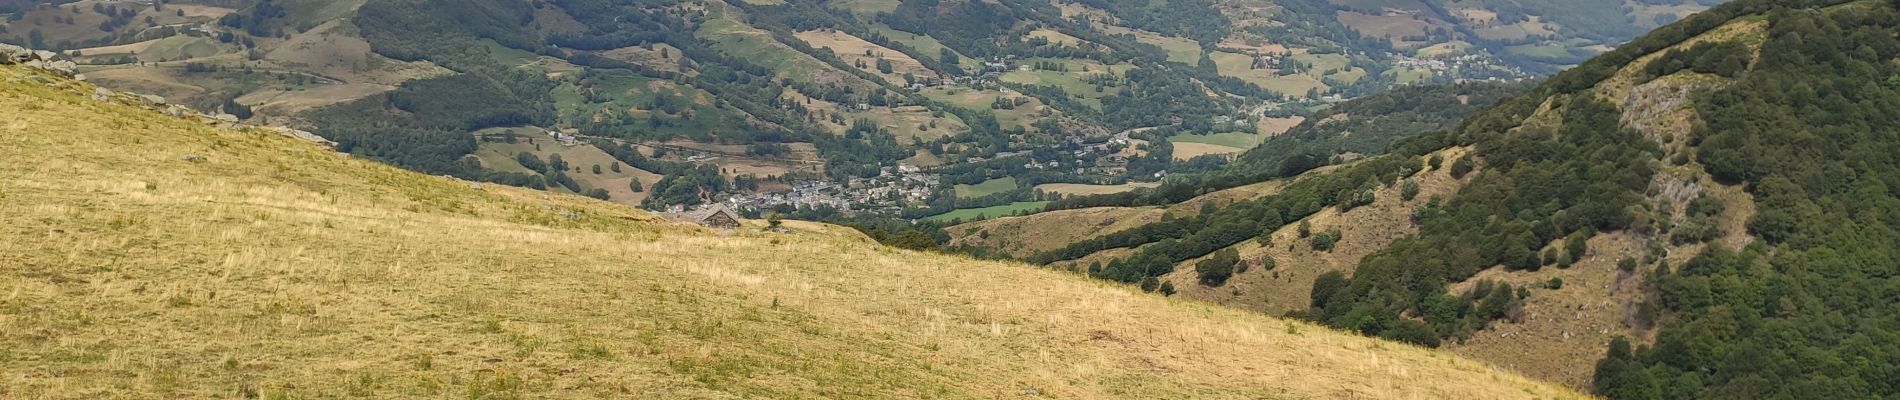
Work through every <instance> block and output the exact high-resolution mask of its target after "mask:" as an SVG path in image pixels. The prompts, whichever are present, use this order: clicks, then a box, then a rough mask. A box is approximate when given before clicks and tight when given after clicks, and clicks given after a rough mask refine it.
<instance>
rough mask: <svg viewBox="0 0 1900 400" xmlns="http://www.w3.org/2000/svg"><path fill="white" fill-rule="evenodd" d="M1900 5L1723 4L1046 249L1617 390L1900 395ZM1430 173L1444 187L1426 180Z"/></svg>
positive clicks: (1252, 305) (1109, 271) (1684, 394)
mask: <svg viewBox="0 0 1900 400" xmlns="http://www.w3.org/2000/svg"><path fill="white" fill-rule="evenodd" d="M1895 7H1896V5H1895V4H1893V3H1892V2H1886V1H1798V2H1788V1H1752V0H1751V1H1740V2H1736V3H1731V4H1726V5H1723V6H1719V7H1716V8H1714V9H1711V10H1710V11H1708V12H1705V13H1701V14H1697V15H1694V16H1691V17H1689V18H1688V19H1686V20H1684V21H1682V22H1679V23H1675V24H1671V25H1668V26H1665V27H1663V28H1661V29H1659V30H1657V31H1656V32H1653V33H1652V34H1650V35H1647V36H1645V37H1642V38H1639V39H1636V40H1634V41H1632V42H1631V43H1629V44H1628V45H1626V46H1624V47H1622V48H1619V49H1617V50H1614V51H1611V52H1609V53H1606V54H1605V55H1603V56H1600V57H1597V58H1594V59H1592V60H1591V61H1589V62H1586V63H1583V64H1582V65H1580V66H1578V67H1577V68H1574V69H1571V70H1569V71H1566V72H1564V73H1561V74H1558V75H1555V76H1553V77H1552V78H1551V79H1549V80H1548V81H1547V82H1545V83H1544V84H1542V85H1540V86H1538V87H1536V88H1534V89H1532V90H1530V91H1529V92H1528V93H1527V94H1525V95H1522V96H1518V97H1515V98H1512V99H1509V100H1506V101H1503V102H1501V103H1499V104H1497V105H1495V106H1491V107H1487V108H1485V109H1483V110H1481V111H1479V112H1477V113H1475V114H1473V115H1471V116H1470V117H1468V118H1465V119H1464V121H1463V122H1462V123H1460V124H1459V125H1458V126H1456V127H1453V128H1451V129H1448V130H1445V131H1440V132H1431V133H1426V134H1423V135H1420V136H1418V137H1416V138H1414V139H1410V140H1406V141H1402V142H1399V143H1398V144H1397V145H1395V146H1394V150H1393V154H1390V155H1386V156H1380V157H1373V158H1369V159H1365V160H1362V161H1359V162H1355V163H1349V164H1346V165H1343V166H1340V167H1338V168H1336V169H1335V170H1334V171H1332V172H1329V173H1326V174H1319V175H1313V176H1309V177H1306V178H1303V179H1302V180H1300V181H1295V182H1293V183H1289V184H1288V185H1287V186H1286V188H1285V189H1284V190H1283V191H1282V193H1279V194H1275V195H1270V196H1263V197H1261V198H1259V199H1254V200H1249V201H1243V202H1240V203H1236V204H1234V205H1232V206H1230V207H1226V208H1222V209H1219V210H1214V211H1213V213H1212V214H1211V215H1212V217H1211V218H1183V219H1176V220H1173V221H1160V222H1154V223H1148V224H1142V225H1139V226H1134V227H1122V228H1123V229H1122V230H1121V231H1120V232H1117V233H1113V234H1108V235H1101V236H1098V237H1096V238H1093V239H1089V240H1086V241H1082V242H1078V243H1076V244H1075V245H1072V246H1070V247H1068V248H1065V249H1063V250H1059V251H1056V252H1052V253H1045V255H1047V256H1042V255H1039V256H1038V257H1036V258H1034V259H1033V260H1035V261H1039V262H1050V261H1057V260H1067V259H1078V258H1082V257H1085V256H1087V257H1089V258H1088V259H1086V260H1087V262H1089V263H1090V264H1091V267H1090V268H1089V271H1090V272H1091V273H1094V274H1096V275H1097V276H1100V277H1103V278H1107V279H1115V280H1121V281H1125V282H1144V284H1145V285H1146V287H1149V288H1154V289H1158V290H1162V291H1164V292H1172V293H1176V294H1182V295H1186V296H1191V297H1195V298H1199V299H1205V300H1211V301H1216V302H1220V303H1223V304H1230V305H1236V306H1239V307H1243V308H1248V309H1255V310H1261V311H1266V312H1272V313H1279V312H1283V311H1287V310H1294V312H1293V313H1292V315H1294V316H1298V317H1302V318H1307V319H1311V320H1315V321H1321V322H1324V323H1326V324H1329V325H1332V326H1335V327H1339V328H1343V329H1352V330H1355V331H1358V332H1361V333H1364V334H1367V335H1377V336H1380V337H1385V338H1389V339H1394V340H1403V341H1410V342H1415V343H1423V344H1429V345H1434V346H1441V345H1442V346H1446V347H1448V348H1451V349H1453V350H1454V351H1456V352H1459V353H1461V354H1466V355H1468V356H1472V357H1477V358H1481V359H1485V360H1487V361H1491V362H1495V363H1498V364H1501V365H1506V366H1508V367H1511V368H1513V369H1515V370H1520V371H1525V372H1526V373H1529V374H1532V375H1534V376H1538V377H1540V378H1545V379H1551V380H1556V381H1560V382H1564V383H1567V384H1571V385H1575V386H1577V387H1594V388H1595V389H1596V390H1597V391H1598V392H1599V393H1601V394H1604V395H1607V396H1610V397H1613V398H1632V399H1653V398H1863V397H1881V396H1891V395H1893V394H1894V393H1896V392H1900V387H1896V386H1894V385H1893V384H1892V382H1900V379H1895V378H1896V375H1895V373H1894V371H1897V370H1900V369H1896V368H1895V367H1894V366H1895V365H1900V361H1896V360H1900V358H1895V356H1894V355H1896V354H1900V348H1897V347H1895V346H1896V343H1900V341H1896V340H1894V338H1895V337H1896V336H1895V335H1896V333H1895V329H1893V326H1894V325H1893V321H1895V320H1896V319H1897V318H1900V316H1897V315H1896V314H1895V313H1893V312H1892V311H1893V310H1894V309H1895V308H1894V307H1893V299H1895V298H1896V297H1895V293H1900V292H1896V291H1895V288H1900V286H1896V282H1897V278H1896V276H1900V272H1897V271H1900V262H1895V261H1894V260H1897V259H1900V257H1897V256H1895V255H1893V254H1892V251H1891V246H1887V245H1886V243H1890V242H1892V241H1894V240H1900V239H1896V238H1900V235H1895V234H1894V233H1893V232H1900V227H1896V225H1895V223H1893V222H1892V221H1895V220H1896V219H1894V218H1891V217H1890V216H1889V215H1890V214H1891V212H1892V211H1891V210H1894V209H1895V208H1894V207H1893V205H1894V204H1896V201H1897V200H1896V198H1900V195H1896V194H1895V193H1896V191H1894V190H1892V189H1891V188H1893V187H1894V186H1895V184H1894V183H1893V181H1894V179H1895V177H1896V176H1900V170H1896V168H1895V167H1894V166H1895V165H1897V164H1896V163H1895V162H1894V161H1893V160H1892V156H1891V155H1892V154H1895V153H1896V151H1895V150H1894V148H1895V146H1900V140H1897V139H1895V138H1896V137H1900V136H1896V133H1895V132H1894V130H1893V127H1894V126H1896V125H1900V122H1897V121H1895V118H1896V116H1895V114H1893V113H1891V112H1888V111H1886V110H1891V109H1893V108H1894V107H1895V105H1896V104H1900V40H1896V37H1897V35H1896V34H1895V32H1896V31H1900V12H1896V10H1895ZM1454 150H1455V151H1458V152H1462V153H1464V155H1462V156H1460V155H1452V154H1449V153H1447V152H1449V151H1454ZM1441 161H1442V163H1443V164H1446V165H1448V169H1449V170H1448V171H1446V172H1449V173H1450V175H1451V176H1450V178H1452V179H1449V180H1446V179H1442V178H1438V180H1439V181H1440V182H1444V181H1451V182H1455V183H1452V184H1439V185H1434V184H1431V183H1430V182H1431V180H1429V179H1422V177H1421V176H1420V175H1418V174H1420V173H1431V174H1433V176H1437V175H1438V174H1439V173H1438V172H1437V171H1438V170H1439V166H1440V164H1441ZM1268 166H1271V165H1270V164H1269V165H1268ZM1237 168H1254V169H1260V166H1249V165H1247V164H1240V165H1238V166H1237ZM1253 172H1256V173H1258V172H1259V171H1253ZM1408 177H1409V178H1408ZM1407 181H1412V182H1417V183H1418V186H1420V189H1419V191H1420V192H1421V193H1420V194H1419V195H1418V196H1419V197H1412V198H1406V197H1405V195H1404V194H1403V193H1405V192H1406V191H1407V190H1406V189H1405V187H1406V185H1408V184H1409V183H1406V182H1407ZM1168 189H1171V188H1170V187H1169V185H1163V186H1162V187H1161V188H1160V189H1158V190H1168ZM1172 189H1175V191H1176V192H1178V193H1193V192H1194V190H1192V186H1191V185H1190V186H1189V189H1179V188H1172ZM1434 193H1436V194H1439V195H1442V198H1439V199H1432V197H1438V196H1434V195H1433V194H1434ZM1395 195H1396V196H1397V197H1399V198H1398V199H1394V198H1393V197H1394V196H1395ZM1421 198H1422V199H1423V200H1422V201H1420V199H1421ZM1077 203H1083V204H1086V203H1088V201H1087V200H1086V199H1084V200H1082V201H1077ZM1420 203H1423V204H1420ZM1340 216H1349V219H1347V220H1346V221H1345V222H1344V223H1343V224H1342V223H1341V221H1340V219H1339V218H1338V217H1340ZM1334 228H1339V229H1334ZM1342 235H1343V237H1342ZM1280 248H1285V251H1280ZM1308 249H1311V250H1310V251H1309V250H1308ZM1263 256H1272V257H1271V258H1265V257H1263ZM1268 260H1277V261H1278V263H1277V264H1278V265H1279V266H1281V268H1274V266H1275V264H1276V263H1270V262H1267V261H1268ZM1098 263H1099V265H1100V266H1101V268H1100V269H1099V270H1098V269H1096V268H1094V267H1093V265H1095V264H1098ZM1052 265H1056V266H1062V265H1063V264H1060V263H1057V264H1052ZM1289 267H1290V269H1289ZM1320 273H1324V274H1320ZM1315 274H1320V275H1319V276H1314V275H1315ZM1165 283H1172V286H1169V285H1165ZM1190 284H1193V285H1199V286H1190ZM1308 305H1310V308H1309V307H1307V306H1308ZM1849 321H1852V322H1849ZM1796 332H1800V333H1796Z"/></svg>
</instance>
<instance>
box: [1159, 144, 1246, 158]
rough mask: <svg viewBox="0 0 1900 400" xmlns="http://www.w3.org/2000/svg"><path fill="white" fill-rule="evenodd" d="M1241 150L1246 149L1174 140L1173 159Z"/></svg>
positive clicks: (1231, 152) (1232, 152)
mask: <svg viewBox="0 0 1900 400" xmlns="http://www.w3.org/2000/svg"><path fill="white" fill-rule="evenodd" d="M1243 151H1247V149H1243V148H1239V147H1233V146H1222V145H1218V144H1207V143H1192V142H1174V159H1175V160H1188V159H1192V158H1194V157H1200V156H1204V155H1209V154H1234V153H1239V152H1243Z"/></svg>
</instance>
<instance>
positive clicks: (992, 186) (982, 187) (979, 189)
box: [956, 176, 1016, 199]
mask: <svg viewBox="0 0 1900 400" xmlns="http://www.w3.org/2000/svg"><path fill="white" fill-rule="evenodd" d="M956 190H957V198H959V199H972V198H977V197H983V196H988V195H992V194H997V193H1002V192H1007V191H1011V190H1016V178H1015V177H1008V176H1006V177H1001V178H996V179H991V180H987V181H983V182H982V183H978V184H975V185H957V188H956Z"/></svg>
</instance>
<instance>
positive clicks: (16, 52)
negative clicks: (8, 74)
mask: <svg viewBox="0 0 1900 400" xmlns="http://www.w3.org/2000/svg"><path fill="white" fill-rule="evenodd" d="M32 57H33V51H32V50H27V49H26V48H25V47H20V46H14V45H10V44H6V43H0V64H19V63H23V62H26V61H27V60H28V59H30V58H32Z"/></svg>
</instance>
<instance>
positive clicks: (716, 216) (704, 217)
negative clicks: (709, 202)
mask: <svg viewBox="0 0 1900 400" xmlns="http://www.w3.org/2000/svg"><path fill="white" fill-rule="evenodd" d="M692 221H693V222H694V223H697V224H700V225H705V226H708V227H713V228H719V229H738V228H739V214H738V213H734V212H732V210H731V209H727V208H726V207H724V206H713V207H712V208H708V209H705V210H702V211H700V212H698V213H695V214H693V216H692Z"/></svg>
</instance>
